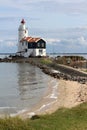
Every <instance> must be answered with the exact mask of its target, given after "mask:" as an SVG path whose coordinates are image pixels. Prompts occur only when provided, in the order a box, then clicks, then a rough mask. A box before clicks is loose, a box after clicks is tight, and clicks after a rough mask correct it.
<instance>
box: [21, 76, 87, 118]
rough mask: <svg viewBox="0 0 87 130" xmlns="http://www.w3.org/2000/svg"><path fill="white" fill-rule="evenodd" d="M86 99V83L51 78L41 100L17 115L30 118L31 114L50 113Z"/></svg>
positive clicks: (73, 105) (70, 106)
mask: <svg viewBox="0 0 87 130" xmlns="http://www.w3.org/2000/svg"><path fill="white" fill-rule="evenodd" d="M86 101H87V84H80V83H78V82H76V81H65V80H62V79H60V80H58V79H54V78H52V79H51V81H50V82H49V83H48V90H47V92H46V93H45V94H44V96H43V98H42V99H41V101H40V102H39V103H38V104H37V106H35V107H34V108H33V109H32V110H31V111H25V112H23V113H19V114H18V115H19V116H21V117H22V118H30V117H32V116H33V115H42V114H51V113H53V112H55V111H56V110H57V109H59V108H63V107H65V108H72V107H75V106H76V105H79V104H81V103H83V102H86Z"/></svg>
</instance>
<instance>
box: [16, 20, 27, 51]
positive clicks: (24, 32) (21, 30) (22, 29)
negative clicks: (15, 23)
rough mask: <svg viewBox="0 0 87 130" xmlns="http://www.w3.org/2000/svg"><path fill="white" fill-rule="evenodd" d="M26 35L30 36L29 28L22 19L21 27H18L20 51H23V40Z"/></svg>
mask: <svg viewBox="0 0 87 130" xmlns="http://www.w3.org/2000/svg"><path fill="white" fill-rule="evenodd" d="M24 37H28V28H26V25H25V20H24V19H22V21H21V24H20V26H19V29H18V52H21V51H22V44H21V40H22V39H23V38H24Z"/></svg>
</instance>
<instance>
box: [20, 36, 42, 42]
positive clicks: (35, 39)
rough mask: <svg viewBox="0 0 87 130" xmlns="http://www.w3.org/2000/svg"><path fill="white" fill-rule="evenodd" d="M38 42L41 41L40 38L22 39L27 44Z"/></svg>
mask: <svg viewBox="0 0 87 130" xmlns="http://www.w3.org/2000/svg"><path fill="white" fill-rule="evenodd" d="M39 40H41V38H33V37H24V38H23V39H22V40H21V42H22V41H27V42H38V41H39Z"/></svg>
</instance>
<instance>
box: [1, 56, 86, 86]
mask: <svg viewBox="0 0 87 130" xmlns="http://www.w3.org/2000/svg"><path fill="white" fill-rule="evenodd" d="M0 62H16V63H30V64H32V65H35V66H37V67H39V68H40V69H42V71H43V72H44V73H46V74H48V75H50V76H52V77H54V78H57V79H60V78H61V79H64V80H70V81H78V82H79V83H81V84H85V83H86V82H87V73H85V72H81V71H78V70H76V69H74V68H72V67H68V66H65V65H60V64H57V63H51V64H48V65H45V64H42V63H41V62H40V59H38V58H23V57H22V58H19V57H14V58H12V59H10V58H5V59H0Z"/></svg>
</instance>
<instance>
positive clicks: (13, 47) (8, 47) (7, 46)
mask: <svg viewBox="0 0 87 130" xmlns="http://www.w3.org/2000/svg"><path fill="white" fill-rule="evenodd" d="M8 52H9V53H13V52H17V41H16V39H4V40H2V39H1V40H0V53H8Z"/></svg>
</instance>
